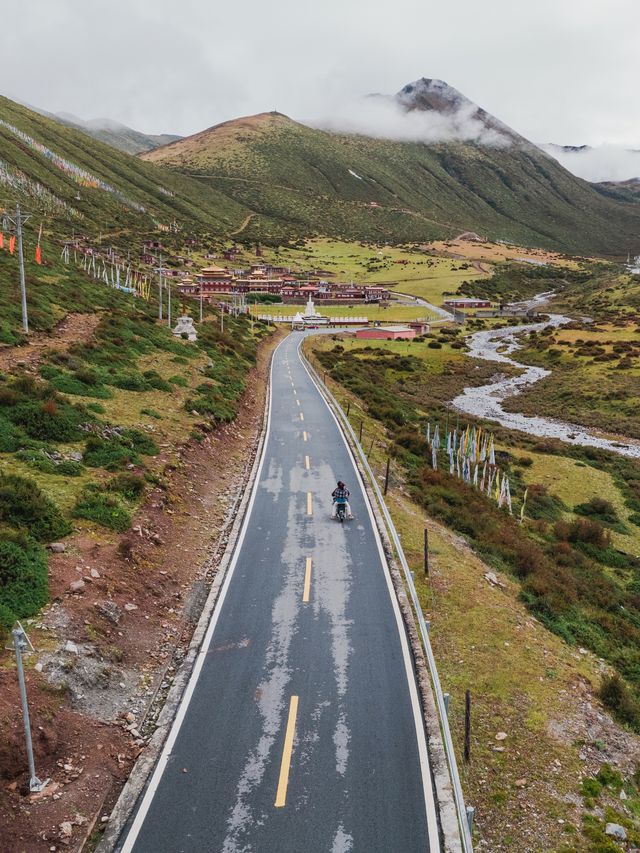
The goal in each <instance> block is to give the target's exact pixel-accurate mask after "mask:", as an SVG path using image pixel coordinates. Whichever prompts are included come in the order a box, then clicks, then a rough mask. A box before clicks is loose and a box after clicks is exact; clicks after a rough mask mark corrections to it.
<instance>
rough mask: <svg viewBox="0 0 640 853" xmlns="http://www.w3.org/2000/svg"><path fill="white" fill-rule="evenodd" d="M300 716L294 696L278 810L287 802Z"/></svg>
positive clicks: (279, 789)
mask: <svg viewBox="0 0 640 853" xmlns="http://www.w3.org/2000/svg"><path fill="white" fill-rule="evenodd" d="M297 716H298V697H297V696H292V697H291V702H290V703H289V717H288V719H287V729H286V732H285V735H284V746H283V748H282V762H281V764H280V778H279V779H278V790H277V792H276V801H275V803H274V805H275V807H276V808H277V809H279V808H282V806H284V805H285V803H286V802H287V787H288V785H289V770H290V768H291V753H292V752H293V736H294V734H295V730H296V717H297Z"/></svg>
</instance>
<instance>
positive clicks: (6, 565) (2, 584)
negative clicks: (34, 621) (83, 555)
mask: <svg viewBox="0 0 640 853" xmlns="http://www.w3.org/2000/svg"><path fill="white" fill-rule="evenodd" d="M47 598H48V583H47V558H46V554H45V552H44V549H43V548H42V547H41V546H40V545H37V544H36V543H35V542H33V540H30V539H28V538H27V537H26V536H20V535H16V534H12V533H11V532H9V531H2V532H0V630H1V629H2V628H4V629H6V630H8V629H9V628H11V626H12V625H13V623H14V622H15V620H16V619H21V618H23V617H24V616H33V615H35V614H36V613H37V612H38V611H39V610H40V608H41V607H43V606H44V605H45V604H46V603H47Z"/></svg>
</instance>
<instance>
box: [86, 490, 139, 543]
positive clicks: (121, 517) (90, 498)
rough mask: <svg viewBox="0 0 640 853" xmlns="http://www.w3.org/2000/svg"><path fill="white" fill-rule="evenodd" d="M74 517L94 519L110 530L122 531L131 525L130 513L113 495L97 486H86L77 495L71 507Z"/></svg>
mask: <svg viewBox="0 0 640 853" xmlns="http://www.w3.org/2000/svg"><path fill="white" fill-rule="evenodd" d="M73 516H74V518H85V519H87V520H88V521H95V522H97V523H98V524H101V525H102V526H103V527H108V528H109V529H110V530H116V531H117V532H118V533H124V532H125V531H126V530H128V529H129V528H130V527H131V513H130V512H129V510H128V509H126V508H125V507H124V506H123V505H122V504H121V503H120V501H119V500H118V499H117V498H116V497H114V496H113V495H108V494H105V493H104V492H102V491H100V490H99V489H98V488H97V487H95V486H94V487H91V486H87V487H86V488H85V489H83V491H82V492H81V493H80V495H79V496H78V500H77V501H76V505H75V506H74V508H73Z"/></svg>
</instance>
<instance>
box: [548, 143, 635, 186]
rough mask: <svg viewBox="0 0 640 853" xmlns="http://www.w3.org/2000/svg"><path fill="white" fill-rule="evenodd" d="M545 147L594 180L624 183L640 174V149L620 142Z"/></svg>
mask: <svg viewBox="0 0 640 853" xmlns="http://www.w3.org/2000/svg"><path fill="white" fill-rule="evenodd" d="M539 148H541V149H542V150H543V151H545V152H546V153H547V154H549V155H550V156H551V157H553V158H554V159H555V160H557V161H558V162H559V163H561V164H562V165H563V166H564V167H565V169H568V170H569V171H570V172H572V173H573V174H574V175H578V177H580V178H584V179H585V180H586V181H592V182H593V183H621V184H624V183H625V182H626V181H630V180H633V179H634V178H640V150H638V149H634V148H625V147H623V146H621V145H555V144H554V143H544V144H541V145H540V146H539Z"/></svg>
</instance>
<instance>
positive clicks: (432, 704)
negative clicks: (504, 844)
mask: <svg viewBox="0 0 640 853" xmlns="http://www.w3.org/2000/svg"><path fill="white" fill-rule="evenodd" d="M300 356H301V358H302V360H303V362H304V364H305V365H306V366H307V368H308V370H309V372H310V375H311V378H312V380H313V381H314V383H315V384H316V386H317V388H318V390H319V392H320V394H321V395H322V397H323V398H324V400H325V402H326V403H327V405H328V406H329V408H330V410H331V411H332V412H333V414H334V416H335V419H336V422H337V423H338V425H339V427H340V430H341V432H342V434H343V436H344V438H345V441H346V442H347V445H348V447H349V450H350V451H351V455H352V456H353V459H354V462H355V465H356V468H357V470H358V472H359V474H360V477H361V479H362V482H363V484H364V488H365V492H366V495H367V499H368V501H369V504H370V506H371V510H372V512H373V516H374V518H375V522H376V526H377V528H378V533H379V535H380V539H381V540H382V547H383V550H384V554H385V557H386V560H387V565H388V568H389V574H390V577H391V581H392V584H393V588H394V590H395V594H396V598H397V601H398V605H399V607H400V612H401V614H402V619H403V622H404V626H405V630H406V632H407V637H408V640H409V645H410V648H411V653H412V656H413V663H414V671H415V676H416V683H417V685H418V691H419V694H420V698H421V704H422V716H423V721H424V724H425V735H426V741H427V751H428V754H429V764H430V771H431V776H432V781H433V788H434V792H435V796H436V801H437V804H438V820H439V824H440V826H439V829H440V842H441V845H442V850H443V851H444V853H462V851H463V846H462V840H461V837H460V829H459V822H458V813H457V809H456V801H455V794H454V790H453V785H452V782H451V774H450V772H449V765H448V762H447V757H446V751H445V747H444V742H443V739H442V736H441V729H440V727H441V723H440V717H439V714H438V709H437V705H436V701H435V697H434V694H433V688H432V684H431V677H430V673H429V667H428V664H427V661H426V658H425V654H424V650H423V647H422V642H421V640H420V634H419V631H418V628H417V626H416V622H415V617H414V613H413V609H412V606H411V602H410V600H409V597H408V595H407V591H406V588H405V584H404V580H403V578H402V573H401V572H400V569H399V567H398V563H397V561H396V559H395V557H394V556H393V547H392V544H391V540H390V539H389V535H388V531H387V526H386V523H385V520H384V518H383V516H382V513H381V511H380V508H379V506H378V501H377V498H376V495H375V492H374V489H373V486H372V484H371V482H370V480H369V476H368V474H367V472H366V470H365V468H364V466H363V464H362V460H361V459H360V455H359V453H358V448H357V444H356V441H355V439H354V437H353V436H352V435H351V434H350V433H349V432H348V430H345V429H344V428H343V426H342V418H341V416H343V415H344V413H343V412H342V411H341V410H339V408H338V406H337V405H336V402H335V400H334V399H333V396H332V395H331V393H330V392H329V391H328V389H327V388H326V386H325V384H324V382H322V381H321V380H320V378H319V376H318V374H317V371H316V370H315V368H314V367H313V365H312V364H311V362H310V361H309V359H308V358H307V356H306V355H305V354H304V352H302V349H300Z"/></svg>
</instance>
